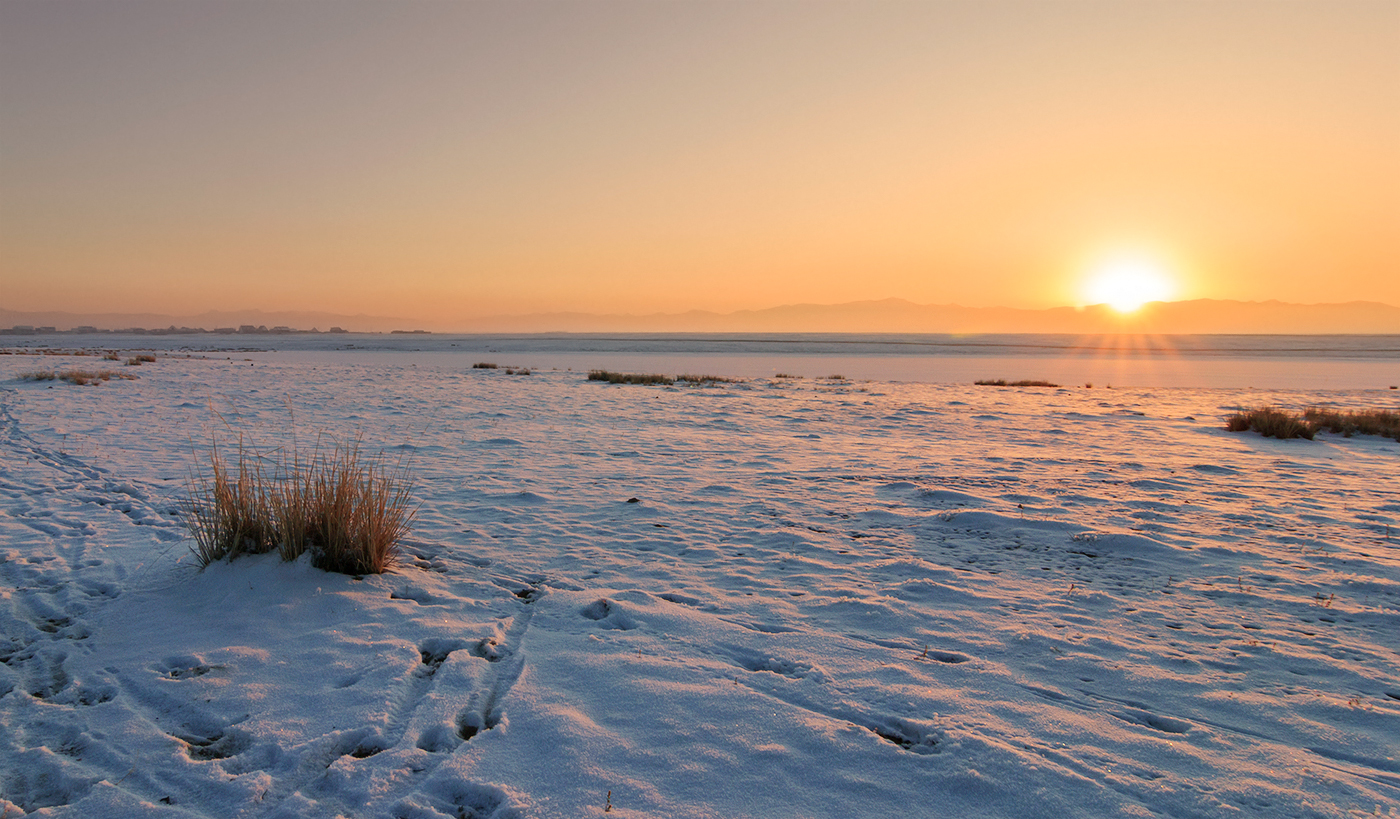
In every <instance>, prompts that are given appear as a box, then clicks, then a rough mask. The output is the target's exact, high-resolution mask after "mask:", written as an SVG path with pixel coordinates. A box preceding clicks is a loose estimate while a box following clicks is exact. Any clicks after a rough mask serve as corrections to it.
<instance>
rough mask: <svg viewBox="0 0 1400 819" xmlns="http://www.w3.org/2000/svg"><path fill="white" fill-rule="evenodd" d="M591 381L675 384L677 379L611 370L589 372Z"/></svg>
mask: <svg viewBox="0 0 1400 819" xmlns="http://www.w3.org/2000/svg"><path fill="white" fill-rule="evenodd" d="M588 380H589V381H604V382H607V383H608V384H666V385H670V384H674V383H676V379H674V378H671V377H669V376H665V375H656V374H653V373H615V372H612V371H611V370H589V371H588Z"/></svg>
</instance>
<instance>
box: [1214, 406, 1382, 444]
mask: <svg viewBox="0 0 1400 819" xmlns="http://www.w3.org/2000/svg"><path fill="white" fill-rule="evenodd" d="M1225 429H1227V430H1229V431H1230V432H1245V431H1246V430H1251V429H1252V430H1254V431H1255V432H1257V433H1259V434H1260V435H1263V436H1264V437H1266V438H1282V439H1285V440H1286V439H1289V438H1307V439H1308V440H1313V438H1314V437H1315V436H1316V435H1317V433H1319V432H1331V433H1335V434H1338V435H1343V436H1346V437H1348V438H1350V437H1351V436H1353V435H1379V436H1382V437H1385V438H1393V439H1395V440H1397V441H1400V412H1392V411H1389V410H1362V411H1360V412H1338V411H1336V410H1325V409H1320V408H1318V407H1309V408H1308V409H1306V410H1304V411H1303V414H1302V415H1296V414H1294V413H1290V412H1285V411H1283V410H1280V409H1276V408H1274V407H1260V408H1258V409H1252V410H1244V411H1242V412H1237V413H1235V414H1234V415H1231V416H1230V417H1229V418H1227V419H1225Z"/></svg>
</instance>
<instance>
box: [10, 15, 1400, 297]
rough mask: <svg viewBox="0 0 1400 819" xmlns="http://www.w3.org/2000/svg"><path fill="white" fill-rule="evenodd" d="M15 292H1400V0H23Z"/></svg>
mask: <svg viewBox="0 0 1400 819" xmlns="http://www.w3.org/2000/svg"><path fill="white" fill-rule="evenodd" d="M0 77H2V78H3V80H0V242H2V243H3V245H2V247H3V256H0V307H4V308H9V309H14V310H69V311H80V312H81V311H88V312H93V311H102V312H115V311H148V312H166V313H178V314H189V313H195V312H200V311H203V310H209V309H234V308H259V309H268V310H286V309H299V310H328V311H334V312H343V313H355V312H368V313H375V314H389V315H400V316H411V317H418V318H423V319H425V320H431V321H435V322H441V321H444V320H451V319H454V318H456V317H458V316H462V317H466V316H472V315H487V314H495V313H515V312H533V311H548V310H584V311H599V312H650V311H675V310H685V309H690V308H701V309H711V310H733V309H741V308H762V307H768V306H772V305H776V304H782V303H791V302H799V301H802V302H841V301H849V300H856V299H875V298H886V297H899V298H905V299H909V300H912V301H916V302H937V303H947V302H956V303H961V304H965V305H972V306H989V305H1005V306H1017V307H1045V306H1052V305H1060V304H1076V303H1082V302H1084V301H1086V300H1087V298H1088V297H1087V296H1086V293H1085V288H1084V286H1083V285H1084V280H1085V279H1086V277H1087V276H1088V273H1089V271H1090V269H1091V268H1092V267H1093V265H1094V264H1095V263H1096V260H1099V259H1102V258H1104V257H1105V256H1111V255H1113V254H1115V253H1120V252H1129V253H1132V254H1136V255H1138V256H1142V257H1148V258H1151V259H1154V260H1156V262H1157V263H1158V264H1159V265H1160V267H1162V268H1163V269H1165V270H1166V271H1167V272H1168V274H1169V278H1171V279H1172V283H1173V286H1174V289H1173V291H1172V295H1171V297H1172V298H1197V297H1210V298H1233V299H1248V300H1262V299H1282V300H1285V301H1296V302H1319V301H1345V300H1352V299H1369V300H1376V301H1383V302H1388V303H1391V304H1400V216H1398V215H1397V214H1400V149H1397V146H1400V3H1396V2H1394V1H1393V0H1380V1H1378V2H1348V1H1347V0H1327V1H1326V2H1275V0H1265V1H1262V2H1229V0H1213V1H1212V2H1175V1H1174V0H1173V2H1147V1H1146V0H1129V2H1119V1H1118V0H1103V1H1102V2H1075V0H1055V2H1044V1H1043V0H1025V2H934V1H933V0H921V1H920V2H908V3H895V2H847V3H824V2H816V1H815V0H804V2H795V1H793V2H752V3H736V2H679V1H678V2H667V3H653V2H626V3H624V2H590V3H579V2H565V3H529V2H527V3H507V4H488V3H470V2H460V3H458V2H397V1H392V2H391V1H388V0H385V1H381V2H369V3H365V2H345V1H344V0H341V1H340V2H295V1H294V0H293V1H292V2H283V0H278V1H277V2H258V0H238V1H237V2H199V3H187V2H177V1H176V0H162V2H127V1H126V0H99V1H98V2H85V3H77V2H66V1H65V0H57V1H56V2H38V1H37V0H6V2H4V3H3V4H0Z"/></svg>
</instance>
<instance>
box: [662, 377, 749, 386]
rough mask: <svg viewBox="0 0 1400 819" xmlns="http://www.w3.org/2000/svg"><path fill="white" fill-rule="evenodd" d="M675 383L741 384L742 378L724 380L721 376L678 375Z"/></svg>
mask: <svg viewBox="0 0 1400 819" xmlns="http://www.w3.org/2000/svg"><path fill="white" fill-rule="evenodd" d="M676 380H677V381H681V382H684V383H686V384H701V385H704V384H742V383H743V382H744V379H742V378H725V377H724V376H722V375H678V376H676Z"/></svg>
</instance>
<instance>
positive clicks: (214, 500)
mask: <svg viewBox="0 0 1400 819" xmlns="http://www.w3.org/2000/svg"><path fill="white" fill-rule="evenodd" d="M264 463H265V459H263V458H261V457H259V456H257V455H255V454H254V453H251V452H250V451H249V450H247V449H246V448H245V447H244V446H243V444H242V441H241V440H240V442H239V446H238V463H237V465H236V466H234V465H231V464H229V463H228V462H227V461H226V460H225V459H224V457H223V456H222V453H221V452H220V450H219V448H218V447H217V445H216V446H214V447H211V454H210V463H209V473H208V474H205V473H203V472H197V473H196V474H195V475H194V476H192V478H191V481H190V487H189V496H188V498H187V500H186V502H185V508H186V513H187V521H188V524H189V528H190V531H191V533H192V534H193V536H194V544H193V545H192V546H191V547H190V548H191V551H193V552H194V554H195V558H196V560H198V562H199V565H200V566H207V565H209V564H210V563H212V562H214V561H215V560H225V559H231V558H234V557H237V556H239V555H241V554H258V553H263V552H270V551H273V550H274V549H275V550H277V551H278V552H279V553H280V554H281V556H282V558H283V559H284V560H295V559H296V558H298V557H300V556H301V555H302V554H305V553H307V552H310V553H311V556H312V563H313V564H314V565H315V566H317V567H319V568H322V569H325V570H326V571H332V572H341V573H344V574H357V575H358V574H379V573H381V572H383V571H385V570H386V569H388V568H389V567H390V566H392V565H393V563H394V561H395V560H396V559H397V557H398V551H399V543H400V542H401V541H402V540H403V538H404V537H405V536H406V535H407V534H408V531H409V526H410V524H411V522H412V520H413V516H414V514H415V511H416V510H414V509H413V508H411V507H410V495H411V492H412V489H413V484H412V481H410V480H407V479H406V477H405V475H404V473H403V471H402V469H389V468H388V467H386V465H385V464H384V463H383V461H382V459H381V458H370V459H367V458H365V457H364V456H363V454H362V452H361V450H360V444H359V441H353V442H351V443H348V444H341V445H337V446H334V447H332V448H330V449H329V450H326V449H323V448H321V447H320V446H319V445H318V446H317V447H315V448H313V450H312V451H311V453H310V454H309V455H306V456H303V455H302V453H301V452H300V451H299V450H297V449H296V448H295V446H294V447H293V448H292V449H291V450H290V451H287V450H283V451H282V452H281V453H280V457H279V459H278V460H275V461H271V462H267V463H270V464H271V465H270V467H265V466H264Z"/></svg>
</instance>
